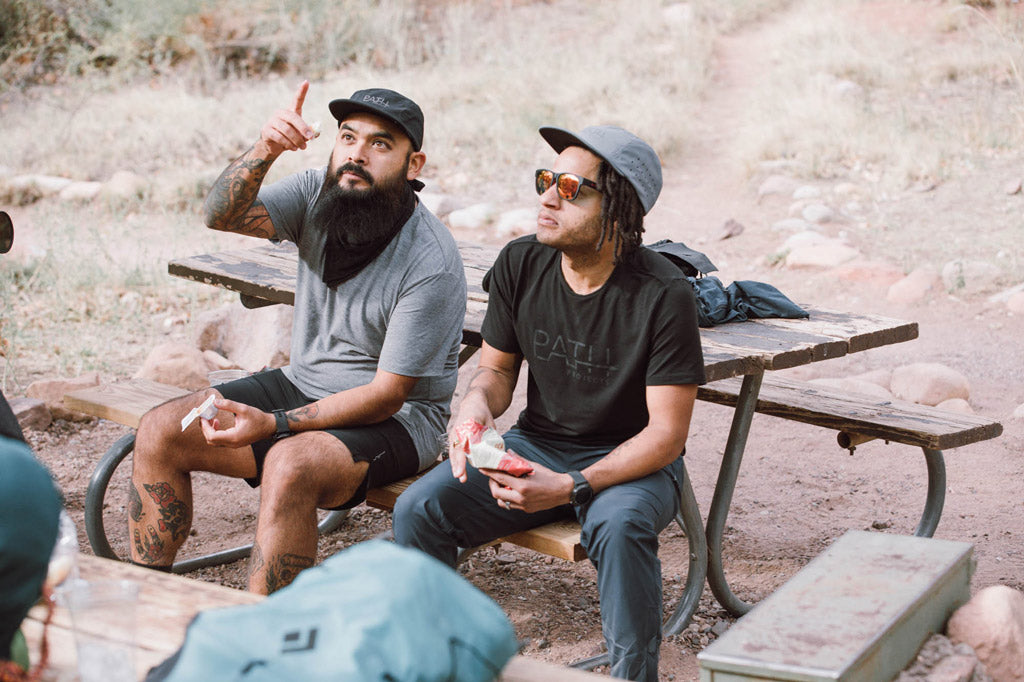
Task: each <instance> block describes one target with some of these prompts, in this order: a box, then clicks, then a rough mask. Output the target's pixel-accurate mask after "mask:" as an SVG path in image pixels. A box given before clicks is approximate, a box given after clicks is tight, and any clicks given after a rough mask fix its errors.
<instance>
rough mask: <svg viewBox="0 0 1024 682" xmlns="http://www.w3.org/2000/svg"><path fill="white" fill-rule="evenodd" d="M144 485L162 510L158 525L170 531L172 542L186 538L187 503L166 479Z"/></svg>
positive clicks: (159, 509) (165, 530)
mask: <svg viewBox="0 0 1024 682" xmlns="http://www.w3.org/2000/svg"><path fill="white" fill-rule="evenodd" d="M142 487H143V488H145V489H146V492H147V493H149V496H150V497H151V498H153V501H154V502H156V506H157V511H159V512H160V521H158V522H157V527H158V528H159V529H160V530H161V531H163V532H165V533H167V532H169V533H170V534H171V541H172V542H175V541H177V540H184V539H185V536H186V535H187V534H188V519H187V516H188V509H187V507H186V506H185V503H184V502H182V501H181V500H179V499H178V497H177V495H176V494H175V492H174V488H172V487H171V484H170V483H167V482H166V481H164V482H161V483H154V484H153V485H147V484H145V483H143V484H142Z"/></svg>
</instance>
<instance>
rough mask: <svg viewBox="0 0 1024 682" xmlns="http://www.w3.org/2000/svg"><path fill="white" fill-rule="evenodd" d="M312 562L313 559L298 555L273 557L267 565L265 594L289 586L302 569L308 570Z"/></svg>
mask: <svg viewBox="0 0 1024 682" xmlns="http://www.w3.org/2000/svg"><path fill="white" fill-rule="evenodd" d="M314 561H315V559H314V557H311V556H301V555H298V554H280V555H278V556H276V557H273V558H272V559H271V560H270V563H269V564H267V594H270V593H271V592H276V591H277V590H279V589H281V588H282V587H284V586H286V585H289V584H291V582H292V581H293V580H295V577H296V576H297V575H298V574H299V573H300V572H301V571H302V569H304V568H309V567H310V566H312V565H313V562H314Z"/></svg>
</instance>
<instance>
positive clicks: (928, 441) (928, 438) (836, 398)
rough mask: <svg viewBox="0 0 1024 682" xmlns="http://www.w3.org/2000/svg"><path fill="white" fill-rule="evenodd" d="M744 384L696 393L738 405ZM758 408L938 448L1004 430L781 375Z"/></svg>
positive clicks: (769, 381) (975, 418)
mask: <svg viewBox="0 0 1024 682" xmlns="http://www.w3.org/2000/svg"><path fill="white" fill-rule="evenodd" d="M740 385H741V380H740V379H738V378H737V379H727V380H725V381H719V382H715V383H713V384H708V385H707V386H702V387H700V389H699V390H698V392H697V397H698V398H700V399H701V400H707V401H709V402H714V403H719V404H723V405H730V406H735V404H736V401H737V396H738V395H739V391H740ZM756 409H757V411H758V412H760V413H762V414H768V415H771V416H773V417H780V418H782V419H790V420H793V421H798V422H803V423H806V424H814V425H817V426H823V427H825V428H830V429H835V430H837V431H844V432H847V433H851V434H860V435H864V436H870V437H872V438H880V439H884V440H889V441H895V442H897V443H904V444H906V445H916V446H918V447H925V448H931V449H933V450H946V449H949V448H955V447H959V446H962V445H969V444H971V443H976V442H978V441H982V440H987V439H989V438H995V437H996V436H998V435H999V434H1001V433H1002V431H1003V427H1002V425H1001V424H999V423H998V422H995V421H992V420H991V419H988V418H986V417H982V416H979V415H971V414H961V413H959V412H950V411H947V410H940V409H937V408H934V407H929V406H927V405H917V404H915V403H908V402H903V401H897V400H880V399H878V398H877V397H875V396H868V395H856V394H852V393H846V392H842V393H841V392H839V391H836V390H834V389H831V388H828V387H825V386H818V385H815V384H807V383H804V382H800V381H793V380H791V379H783V378H781V377H765V379H764V382H763V383H762V384H761V392H760V394H759V396H758V401H757V408H756Z"/></svg>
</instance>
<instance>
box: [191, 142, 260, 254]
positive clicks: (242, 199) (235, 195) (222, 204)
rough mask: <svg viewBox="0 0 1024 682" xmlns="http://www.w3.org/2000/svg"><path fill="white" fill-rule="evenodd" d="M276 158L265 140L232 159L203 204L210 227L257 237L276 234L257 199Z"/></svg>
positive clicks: (204, 216)
mask: <svg viewBox="0 0 1024 682" xmlns="http://www.w3.org/2000/svg"><path fill="white" fill-rule="evenodd" d="M276 158H277V155H274V154H272V153H271V152H270V150H269V148H268V147H267V145H266V144H264V143H263V142H262V141H260V142H257V143H256V144H255V145H253V146H252V147H250V148H249V150H248V151H246V152H245V153H244V154H242V155H241V156H240V157H238V158H237V159H235V160H234V161H232V162H231V163H230V164H229V165H228V167H227V168H225V169H224V172H223V173H221V174H220V177H219V178H217V181H216V182H215V183H214V184H213V187H212V188H211V189H210V193H209V194H208V195H207V197H206V201H205V202H204V204H203V218H204V221H205V223H206V225H207V227H209V228H211V229H214V230H222V231H226V232H238V233H240V234H247V235H251V236H254V237H264V238H270V237H273V236H274V230H273V226H272V225H271V223H270V219H269V216H268V215H267V212H266V209H263V208H262V206H260V205H259V204H258V203H257V201H256V196H257V194H258V193H259V191H260V186H261V185H262V184H263V178H264V177H266V174H267V171H268V170H270V166H271V164H272V163H273V162H274V160H275V159H276Z"/></svg>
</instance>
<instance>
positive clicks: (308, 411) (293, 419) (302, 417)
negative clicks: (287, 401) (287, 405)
mask: <svg viewBox="0 0 1024 682" xmlns="http://www.w3.org/2000/svg"><path fill="white" fill-rule="evenodd" d="M319 414H320V408H319V407H317V404H316V403H310V404H309V405H306V406H305V407H297V408H295V409H294V410H291V411H290V412H285V413H284V416H286V417H288V423H289V424H299V423H301V422H304V421H307V422H308V421H310V420H313V419H316V418H317V416H318V415H319Z"/></svg>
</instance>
